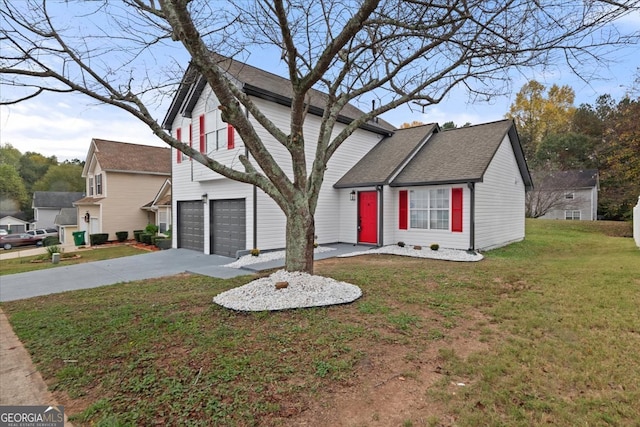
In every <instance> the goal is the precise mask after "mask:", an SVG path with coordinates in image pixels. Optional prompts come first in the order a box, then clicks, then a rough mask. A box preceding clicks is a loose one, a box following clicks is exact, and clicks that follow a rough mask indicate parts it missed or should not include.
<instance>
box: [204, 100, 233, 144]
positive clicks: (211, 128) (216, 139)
mask: <svg viewBox="0 0 640 427" xmlns="http://www.w3.org/2000/svg"><path fill="white" fill-rule="evenodd" d="M204 128H205V141H206V144H207V147H206V152H207V154H211V153H213V152H216V151H220V150H226V149H227V146H228V142H229V141H228V134H227V123H226V122H223V121H222V112H221V111H220V110H219V109H218V108H217V107H216V108H215V110H214V109H212V110H211V111H208V112H206V113H205V118H204Z"/></svg>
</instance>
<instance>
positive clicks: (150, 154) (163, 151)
mask: <svg viewBox="0 0 640 427" xmlns="http://www.w3.org/2000/svg"><path fill="white" fill-rule="evenodd" d="M93 157H95V159H96V160H97V161H98V163H99V164H100V167H101V168H102V170H104V171H107V172H128V173H145V174H151V175H171V150H170V149H169V148H164V147H153V146H150V145H140V144H131V143H129V142H118V141H108V140H105V139H97V138H94V139H92V140H91V145H90V146H89V153H88V154H87V160H86V162H85V166H84V170H83V171H82V176H83V177H86V176H87V174H88V172H89V168H90V167H91V164H92V163H93Z"/></svg>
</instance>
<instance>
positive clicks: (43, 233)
mask: <svg viewBox="0 0 640 427" xmlns="http://www.w3.org/2000/svg"><path fill="white" fill-rule="evenodd" d="M27 234H30V235H32V236H34V237H38V238H40V239H44V238H45V237H48V236H56V237H57V236H58V230H56V229H55V228H36V229H35V230H29V231H27Z"/></svg>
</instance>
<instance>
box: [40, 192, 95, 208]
mask: <svg viewBox="0 0 640 427" xmlns="http://www.w3.org/2000/svg"><path fill="white" fill-rule="evenodd" d="M83 197H84V193H81V192H70V191H34V192H33V207H35V208H57V209H61V208H71V207H73V202H75V201H76V200H80V199H81V198H83Z"/></svg>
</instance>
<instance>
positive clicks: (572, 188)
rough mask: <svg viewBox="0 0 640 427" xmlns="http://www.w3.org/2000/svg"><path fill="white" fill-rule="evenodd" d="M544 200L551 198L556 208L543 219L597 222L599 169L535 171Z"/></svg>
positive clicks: (538, 188) (534, 179)
mask: <svg viewBox="0 0 640 427" xmlns="http://www.w3.org/2000/svg"><path fill="white" fill-rule="evenodd" d="M532 176H533V182H534V185H535V187H536V190H535V191H537V192H538V193H540V194H541V195H542V199H543V200H544V199H545V196H546V198H547V199H549V198H552V199H555V200H549V201H550V202H551V201H553V202H554V204H553V207H552V208H551V209H550V210H549V211H548V212H547V213H546V214H545V215H543V216H541V217H540V218H541V219H566V220H581V221H595V220H597V219H598V191H599V190H600V179H599V176H598V170H597V169H581V170H568V171H549V172H532Z"/></svg>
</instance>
